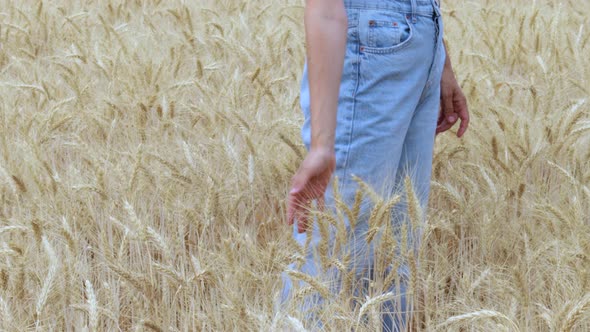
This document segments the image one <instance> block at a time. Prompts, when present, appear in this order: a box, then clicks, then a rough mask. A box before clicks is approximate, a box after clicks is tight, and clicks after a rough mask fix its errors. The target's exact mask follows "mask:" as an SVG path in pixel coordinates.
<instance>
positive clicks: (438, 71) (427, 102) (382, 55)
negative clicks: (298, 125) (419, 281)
mask: <svg viewBox="0 0 590 332" xmlns="http://www.w3.org/2000/svg"><path fill="white" fill-rule="evenodd" d="M344 3H345V7H346V11H347V15H348V39H347V45H346V55H345V61H344V67H343V73H342V81H341V85H340V94H339V101H338V113H337V126H336V139H335V152H336V169H335V173H334V176H337V177H338V190H339V194H340V196H341V199H342V201H343V202H344V203H345V204H347V205H348V206H352V205H353V204H354V200H355V194H356V191H357V189H358V187H359V186H358V184H357V182H356V181H354V180H353V176H357V177H359V178H360V179H361V180H363V181H364V182H365V183H366V184H368V185H369V186H371V187H372V188H373V190H374V191H375V192H376V193H378V194H380V195H382V196H383V197H384V198H388V197H392V196H393V195H394V194H395V193H396V192H398V191H399V190H400V189H401V191H402V192H403V184H404V179H405V178H406V176H409V177H410V179H411V182H412V184H413V189H414V191H415V193H416V196H417V198H418V201H419V203H420V205H421V207H422V210H423V211H425V209H426V205H427V201H428V195H429V189H430V179H431V171H432V154H433V145H434V138H435V129H436V123H437V119H438V111H439V102H440V80H441V75H442V70H443V66H444V62H445V50H444V46H443V44H442V20H441V17H440V9H439V7H438V1H437V0H344ZM301 109H302V111H303V115H304V123H303V126H302V129H301V136H302V139H303V142H304V144H305V146H306V148H307V149H308V150H309V148H310V143H311V137H310V134H311V127H310V126H311V122H310V121H311V116H310V95H309V82H308V76H307V63H306V65H305V67H304V70H303V77H302V81H301ZM325 199H326V207H335V206H336V204H335V201H334V193H333V189H332V185H329V186H328V189H327V191H326V194H325ZM363 203H364V204H362V209H361V212H360V214H359V218H358V220H356V221H355V222H354V227H351V225H350V221H349V220H347V219H346V217H345V218H344V219H345V227H346V230H347V232H348V239H349V243H348V244H347V247H348V249H350V250H349V253H352V262H353V264H351V266H349V267H348V268H349V269H353V270H354V271H355V276H356V277H357V278H358V279H362V278H366V279H367V278H368V279H369V280H370V278H372V276H373V271H372V267H373V264H374V262H373V259H374V250H373V246H372V245H371V244H369V243H367V241H366V240H365V235H366V234H367V231H368V230H369V225H368V218H369V215H370V212H371V211H370V210H371V209H372V205H371V203H370V202H369V199H368V198H367V197H365V198H364V201H363ZM406 206H407V205H406V204H405V199H403V200H402V202H401V203H400V204H398V205H396V206H395V207H394V209H393V210H392V212H391V222H392V224H395V225H394V226H395V227H397V228H398V229H399V226H400V224H402V223H407V224H409V222H408V218H407V217H406V215H407V213H406V211H405V210H407V208H406ZM424 214H425V213H424ZM334 229H335V228H333V227H331V228H330V232H331V234H330V238H332V239H333V236H334ZM408 229H410V228H408ZM413 231H414V233H412V234H413V235H410V238H411V239H415V241H410V242H409V243H410V246H414V247H416V248H417V247H418V245H419V238H420V230H419V229H414V230H413ZM416 232H417V233H416ZM416 234H417V235H416ZM293 236H294V237H295V239H296V240H297V241H298V242H299V243H300V244H301V245H302V246H304V245H305V244H306V242H307V245H306V246H305V247H306V249H307V252H306V257H305V262H303V264H299V265H295V264H292V265H291V266H290V268H291V269H294V270H298V271H300V272H303V273H306V274H308V275H310V276H312V277H321V275H322V274H324V275H330V277H331V278H334V273H331V272H330V271H326V270H325V269H323V268H322V267H321V266H320V262H319V260H318V258H317V255H316V253H317V250H316V249H317V247H318V245H319V244H320V242H321V241H322V239H321V238H322V236H321V235H320V230H319V227H318V224H317V220H316V222H315V223H314V226H313V231H312V232H311V234H310V235H309V236H311V238H309V239H308V238H307V237H308V234H298V232H297V227H296V225H295V226H294V228H293ZM398 241H399V239H398ZM394 259H395V257H392V260H394ZM334 271H335V270H334V269H332V272H334ZM409 272H410V269H409V267H408V265H407V263H404V264H401V265H399V269H398V273H399V274H400V276H401V280H402V283H401V284H398V285H397V287H394V288H392V289H391V290H390V291H392V292H395V293H396V296H395V300H393V301H388V302H385V303H384V304H383V306H382V308H381V309H382V312H383V313H384V315H383V317H382V322H383V330H384V331H398V330H401V328H402V327H401V325H403V324H404V322H405V320H406V317H405V315H404V314H403V313H404V312H406V311H408V310H411V305H409V304H408V303H407V299H406V296H405V289H406V283H405V282H403V280H407V278H408V276H409ZM335 279H336V280H338V277H336V278H335ZM294 282H295V280H293V279H291V278H290V277H289V276H288V275H287V274H284V275H283V290H282V294H281V301H282V303H285V302H287V301H288V300H289V299H290V297H291V295H292V294H291V293H292V289H293V286H294ZM299 282H300V283H301V284H302V285H305V283H304V282H302V281H300V280H299ZM330 289H331V290H332V291H338V287H337V286H335V287H330ZM360 293H362V290H359V294H360ZM362 300H364V298H362V299H361V301H362ZM388 311H389V315H388V314H387V313H388ZM392 311H397V315H394V314H393V313H392ZM400 312H401V313H402V315H399V313H400ZM394 317H397V318H394ZM400 317H401V318H400Z"/></svg>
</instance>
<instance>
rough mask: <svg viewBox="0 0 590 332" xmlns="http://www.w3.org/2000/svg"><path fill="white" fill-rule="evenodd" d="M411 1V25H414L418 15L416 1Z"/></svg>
mask: <svg viewBox="0 0 590 332" xmlns="http://www.w3.org/2000/svg"><path fill="white" fill-rule="evenodd" d="M411 1H412V23H416V21H417V18H416V16H417V15H418V5H417V4H416V1H417V0H411Z"/></svg>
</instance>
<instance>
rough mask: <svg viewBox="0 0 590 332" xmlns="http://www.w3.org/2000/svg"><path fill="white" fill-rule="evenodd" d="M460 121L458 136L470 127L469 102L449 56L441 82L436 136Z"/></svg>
mask: <svg viewBox="0 0 590 332" xmlns="http://www.w3.org/2000/svg"><path fill="white" fill-rule="evenodd" d="M458 119H461V125H460V126H459V130H458V131H457V136H458V137H461V136H463V134H465V131H466V130H467V127H468V126H469V110H468V109H467V100H466V99H465V95H463V91H461V87H460V86H459V83H457V79H456V78H455V73H454V72H453V67H452V66H451V61H450V59H449V57H448V55H447V60H446V63H445V67H444V69H443V74H442V78H441V81H440V113H439V116H438V123H437V127H436V134H437V135H438V134H440V133H442V132H444V131H447V130H448V129H450V128H451V127H453V126H454V125H455V123H456V122H457V120H458Z"/></svg>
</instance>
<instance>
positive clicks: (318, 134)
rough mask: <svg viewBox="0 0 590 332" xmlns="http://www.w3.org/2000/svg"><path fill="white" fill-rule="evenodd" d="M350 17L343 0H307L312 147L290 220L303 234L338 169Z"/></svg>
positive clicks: (297, 179)
mask: <svg viewBox="0 0 590 332" xmlns="http://www.w3.org/2000/svg"><path fill="white" fill-rule="evenodd" d="M347 26H348V20H347V15H346V10H345V8H344V3H343V1H342V0H307V1H306V6H305V36H306V44H307V71H308V79H309V89H310V98H311V105H310V106H311V110H310V111H311V148H310V151H309V153H308V154H307V156H306V157H305V159H304V160H303V162H302V163H301V166H300V167H299V169H298V170H297V173H296V174H295V175H294V176H293V178H292V180H291V186H292V188H291V191H290V192H289V198H288V201H287V220H288V223H289V224H290V225H292V224H293V222H294V220H295V219H297V226H298V230H299V232H300V233H301V232H304V231H305V230H306V229H307V227H308V224H307V223H308V221H307V213H306V211H307V209H308V208H309V205H310V203H311V200H313V199H317V201H318V204H319V205H320V207H322V206H323V204H324V203H323V201H324V193H325V191H326V188H327V186H328V183H329V182H330V178H331V176H332V173H333V171H334V168H335V167H336V158H335V155H334V142H335V133H336V112H337V109H338V94H339V91H340V80H341V77H342V67H343V65H344V54H345V51H346V37H347Z"/></svg>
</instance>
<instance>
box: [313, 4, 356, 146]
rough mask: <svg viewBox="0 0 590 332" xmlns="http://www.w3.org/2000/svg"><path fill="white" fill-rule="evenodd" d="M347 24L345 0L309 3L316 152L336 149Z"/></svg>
mask: <svg viewBox="0 0 590 332" xmlns="http://www.w3.org/2000/svg"><path fill="white" fill-rule="evenodd" d="M347 25H348V23H347V16H346V11H345V8H344V5H343V2H342V0H307V3H306V7H305V36H306V45H307V70H308V79H309V87H310V99H311V105H310V106H311V148H312V149H318V148H322V149H325V148H328V149H332V150H333V149H334V139H335V131H336V112H337V108H338V94H339V90H340V80H341V77H342V67H343V65H344V53H345V47H346V36H347Z"/></svg>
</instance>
